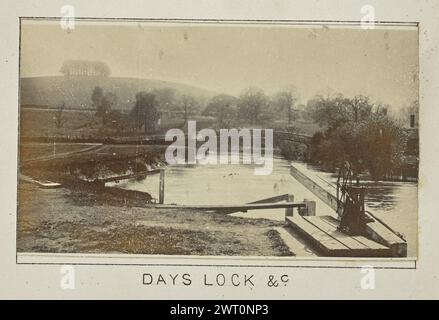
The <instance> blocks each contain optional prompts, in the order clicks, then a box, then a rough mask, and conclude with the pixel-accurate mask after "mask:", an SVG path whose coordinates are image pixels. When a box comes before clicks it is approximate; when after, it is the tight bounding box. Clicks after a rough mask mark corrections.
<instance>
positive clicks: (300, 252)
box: [273, 227, 317, 257]
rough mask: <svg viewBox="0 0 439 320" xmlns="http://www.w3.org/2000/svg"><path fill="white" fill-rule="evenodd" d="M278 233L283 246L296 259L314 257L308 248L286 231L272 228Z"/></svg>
mask: <svg viewBox="0 0 439 320" xmlns="http://www.w3.org/2000/svg"><path fill="white" fill-rule="evenodd" d="M273 230H276V231H277V232H278V233H279V236H280V238H281V239H282V241H283V242H284V243H285V245H286V246H287V247H288V248H289V249H290V251H291V252H292V253H293V254H294V255H295V256H298V257H315V256H317V255H316V253H315V252H314V251H312V250H310V248H308V246H306V245H305V244H303V243H302V242H300V241H299V240H298V239H297V238H296V237H294V236H293V235H292V234H291V233H290V232H289V231H288V230H286V229H285V228H282V227H274V228H273Z"/></svg>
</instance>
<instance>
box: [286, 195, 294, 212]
mask: <svg viewBox="0 0 439 320" xmlns="http://www.w3.org/2000/svg"><path fill="white" fill-rule="evenodd" d="M287 202H294V195H292V194H288V195H287ZM293 210H294V208H286V209H285V216H286V217H292V216H293Z"/></svg>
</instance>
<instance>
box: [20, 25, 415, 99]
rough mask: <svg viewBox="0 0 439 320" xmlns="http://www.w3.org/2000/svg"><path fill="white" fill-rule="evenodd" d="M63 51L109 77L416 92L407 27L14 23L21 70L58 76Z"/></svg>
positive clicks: (219, 87)
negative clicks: (105, 69)
mask: <svg viewBox="0 0 439 320" xmlns="http://www.w3.org/2000/svg"><path fill="white" fill-rule="evenodd" d="M67 59H84V60H100V61H103V62H106V63H107V64H108V65H109V66H110V68H111V71H112V74H111V76H113V77H119V76H120V77H138V78H150V79H158V80H169V81H175V82H181V83H186V84H191V85H195V86H199V87H202V88H206V89H210V90H214V91H217V92H224V93H229V94H233V95H238V94H239V93H240V92H241V91H242V90H243V89H244V88H246V87H248V86H250V85H253V86H257V87H260V88H262V89H264V90H265V91H266V92H267V93H269V94H270V93H272V92H274V91H276V90H279V89H282V88H284V87H288V86H295V87H296V88H297V90H298V92H299V93H300V96H301V101H302V102H306V100H307V99H309V98H311V97H312V96H314V95H315V94H325V95H326V94H333V93H338V92H340V93H342V94H344V95H346V96H353V95H356V94H365V95H369V96H371V98H372V99H373V100H374V101H378V102H381V103H388V104H391V105H393V106H394V107H399V106H403V105H408V104H409V103H410V101H412V100H415V99H417V96H418V76H417V75H418V33H417V30H416V29H415V28H407V27H404V28H403V27H392V28H391V29H390V28H376V29H374V30H363V29H361V28H353V27H343V28H341V27H340V26H329V27H323V26H303V25H302V26H291V25H289V26H285V25H264V26H260V25H259V26H255V25H252V26H249V25H242V24H240V25H219V24H198V23H197V24H190V25H189V24H181V23H179V24H178V23H176V24H163V23H146V22H144V23H141V24H139V23H129V24H128V23H125V22H119V23H117V24H114V23H111V22H101V23H100V24H90V23H84V22H76V28H75V29H74V30H73V31H71V32H67V31H65V30H63V29H62V28H61V27H60V25H59V23H57V22H53V23H47V22H35V21H32V22H26V21H23V22H22V34H21V75H22V76H23V77H28V76H42V75H60V73H59V69H60V67H61V65H62V63H63V61H65V60H67Z"/></svg>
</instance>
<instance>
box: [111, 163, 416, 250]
mask: <svg viewBox="0 0 439 320" xmlns="http://www.w3.org/2000/svg"><path fill="white" fill-rule="evenodd" d="M293 164H294V165H295V166H296V167H300V168H301V170H303V171H307V173H308V174H309V176H310V177H311V178H312V179H315V180H321V182H322V184H325V185H326V186H327V189H328V190H329V191H333V190H334V189H332V190H331V188H334V187H333V183H334V182H335V180H336V176H334V175H332V174H329V173H325V172H322V171H319V170H318V169H316V168H313V167H310V166H307V165H306V164H303V163H299V162H294V163H293ZM289 167H290V164H289V162H288V161H287V160H285V159H283V158H281V157H275V158H274V163H273V172H272V174H270V175H266V176H257V175H255V174H254V166H253V165H243V164H238V165H234V164H228V165H194V166H187V165H186V166H183V165H179V166H171V167H168V168H167V170H166V175H165V203H167V204H170V203H175V204H185V205H202V204H206V205H207V204H213V205H214V204H224V205H225V204H244V203H247V202H251V201H256V200H260V199H263V198H268V197H271V196H276V195H281V194H285V193H289V194H293V195H294V198H295V201H303V200H304V199H309V200H314V201H316V205H317V208H316V212H317V215H333V216H335V215H336V214H335V212H334V211H333V210H332V209H331V208H330V207H328V206H327V205H326V204H325V203H323V202H322V201H320V200H319V199H317V198H316V196H314V194H312V193H311V192H310V191H309V190H308V189H306V188H305V187H304V186H303V185H301V184H300V183H299V182H298V181H296V180H295V179H294V178H293V177H292V176H291V175H290V173H289V172H290V170H289ZM364 184H365V185H367V187H368V189H367V194H366V207H367V210H369V211H371V212H372V213H374V214H375V215H377V217H379V218H381V219H382V220H383V221H384V222H386V223H387V224H388V225H390V226H391V227H392V228H393V229H394V230H396V231H398V232H400V233H402V234H404V236H405V237H406V240H407V243H408V256H410V257H415V256H416V255H417V230H418V228H417V184H416V183H409V182H378V183H374V182H364ZM117 186H118V187H120V188H124V189H131V190H138V191H146V192H149V193H150V194H151V195H152V196H153V197H155V198H158V189H159V177H158V175H154V176H148V177H147V179H145V180H142V181H135V180H129V181H124V182H120V183H118V184H117ZM284 211H285V210H284V209H273V210H252V211H249V212H246V213H235V214H234V215H236V216H242V217H248V218H267V219H273V220H283V219H284Z"/></svg>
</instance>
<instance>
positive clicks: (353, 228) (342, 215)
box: [337, 162, 374, 236]
mask: <svg viewBox="0 0 439 320" xmlns="http://www.w3.org/2000/svg"><path fill="white" fill-rule="evenodd" d="M354 178H355V183H354V182H353V181H354ZM365 191H366V188H365V187H361V186H360V182H359V179H358V177H354V174H353V171H352V169H351V165H350V163H349V162H345V163H344V165H343V166H342V167H341V168H340V170H339V174H338V178H337V214H338V218H339V220H340V225H339V226H338V229H339V230H340V231H342V232H344V233H346V234H348V235H351V236H356V235H365V233H366V224H367V223H369V222H372V221H374V220H373V219H372V218H370V217H368V216H367V215H366V212H365V208H364V195H365Z"/></svg>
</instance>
